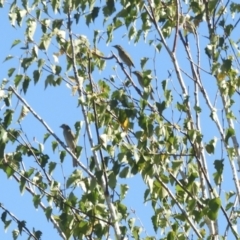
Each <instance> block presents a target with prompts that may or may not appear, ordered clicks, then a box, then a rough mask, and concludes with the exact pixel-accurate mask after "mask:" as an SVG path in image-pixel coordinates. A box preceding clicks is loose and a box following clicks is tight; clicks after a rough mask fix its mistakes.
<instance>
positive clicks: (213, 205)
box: [207, 198, 221, 221]
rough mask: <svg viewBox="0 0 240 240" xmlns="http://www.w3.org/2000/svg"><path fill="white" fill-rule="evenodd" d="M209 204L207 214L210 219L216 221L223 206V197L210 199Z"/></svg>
mask: <svg viewBox="0 0 240 240" xmlns="http://www.w3.org/2000/svg"><path fill="white" fill-rule="evenodd" d="M208 206H209V209H208V212H207V216H208V217H209V218H210V220H212V221H215V220H216V219H217V217H218V210H219V209H220V207H221V199H220V198H214V199H210V200H209V203H208Z"/></svg>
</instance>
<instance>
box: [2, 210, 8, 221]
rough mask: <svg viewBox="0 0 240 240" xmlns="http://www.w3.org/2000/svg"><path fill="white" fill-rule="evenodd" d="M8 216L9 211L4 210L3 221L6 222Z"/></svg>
mask: <svg viewBox="0 0 240 240" xmlns="http://www.w3.org/2000/svg"><path fill="white" fill-rule="evenodd" d="M6 217H7V211H4V212H3V213H2V215H1V219H2V221H3V222H4V223H5V221H6Z"/></svg>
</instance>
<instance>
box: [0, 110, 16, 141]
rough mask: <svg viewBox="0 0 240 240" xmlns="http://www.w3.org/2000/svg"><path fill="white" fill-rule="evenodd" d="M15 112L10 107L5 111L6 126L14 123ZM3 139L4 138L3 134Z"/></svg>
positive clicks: (4, 124) (4, 122)
mask: <svg viewBox="0 0 240 240" xmlns="http://www.w3.org/2000/svg"><path fill="white" fill-rule="evenodd" d="M13 114H14V111H12V110H10V109H7V110H6V111H5V113H4V115H5V116H4V121H3V126H4V127H5V128H7V127H8V126H9V125H10V124H11V123H12V118H13ZM2 130H3V129H2ZM1 135H2V131H1ZM1 139H3V136H1ZM4 142H5V141H4Z"/></svg>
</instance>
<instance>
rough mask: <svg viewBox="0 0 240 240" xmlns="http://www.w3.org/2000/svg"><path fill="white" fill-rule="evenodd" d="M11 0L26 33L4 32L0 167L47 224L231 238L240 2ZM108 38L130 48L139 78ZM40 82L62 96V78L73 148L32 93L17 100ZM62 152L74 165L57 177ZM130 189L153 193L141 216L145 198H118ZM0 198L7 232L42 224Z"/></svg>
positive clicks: (121, 234) (94, 232)
mask: <svg viewBox="0 0 240 240" xmlns="http://www.w3.org/2000/svg"><path fill="white" fill-rule="evenodd" d="M0 6H1V7H2V8H3V9H8V5H7V4H6V3H4V2H3V1H0ZM8 12H9V14H8V16H9V21H10V23H11V25H12V27H14V28H16V29H19V30H21V31H24V37H19V38H18V39H15V40H14V41H13V43H12V45H11V47H12V51H14V49H17V51H18V54H16V55H8V56H5V62H6V63H7V62H11V61H12V63H13V64H12V67H10V68H9V69H6V73H7V74H8V77H7V78H4V79H3V80H2V82H1V90H0V93H1V95H0V97H1V104H2V105H3V106H4V107H3V111H4V112H3V115H2V118H1V119H0V157H1V158H0V168H1V170H2V171H1V175H3V174H5V175H6V176H7V177H8V178H10V177H12V178H13V179H14V180H15V181H16V183H18V184H19V189H20V193H21V194H22V193H24V192H28V194H30V195H31V196H32V200H33V205H34V207H35V208H40V209H42V211H43V213H44V214H45V216H46V219H47V220H48V221H49V220H50V221H49V224H52V225H53V226H54V228H53V231H56V230H57V233H58V234H59V236H60V237H61V238H63V239H70V238H71V237H74V239H108V238H111V239H113V238H114V237H115V238H116V239H118V240H120V239H127V238H129V239H130V238H133V239H146V240H147V239H148V240H150V239H218V238H219V239H226V238H227V237H229V238H231V239H239V238H240V236H239V234H238V230H239V229H238V228H239V214H238V211H237V210H236V207H237V206H238V202H239V200H238V199H239V198H240V188H239V180H238V173H237V166H236V164H237V165H238V168H240V152H239V139H238V136H239V126H238V125H239V122H238V120H237V113H238V112H239V104H238V102H239V100H237V99H239V95H240V92H239V86H240V76H239V67H240V65H239V60H238V55H239V47H238V44H239V34H238V31H237V29H238V24H239V20H240V14H239V12H240V4H238V3H234V2H231V3H230V1H219V0H213V1H206V0H194V1H193V0H190V1H189V2H187V1H172V0H163V1H157V0H155V1H139V0H138V1H137V0H132V1H125V0H121V1H113V0H107V1H88V0H82V1H78V0H70V1H69V0H65V1H62V2H61V1H56V0H53V1H42V0H35V1H26V0H23V1H21V2H18V1H12V2H11V4H10V7H9V9H8ZM230 15H231V17H230ZM84 32H86V33H87V34H85V33H84ZM23 42H24V46H23ZM127 42H129V43H130V45H131V46H134V45H135V46H134V47H131V48H130V47H129V46H127ZM113 43H114V44H113ZM109 44H110V45H111V46H113V45H116V44H119V45H121V46H122V47H123V48H124V49H125V50H126V51H127V52H128V54H129V55H131V58H132V59H133V62H134V65H135V66H136V69H137V70H138V71H140V72H142V78H143V84H142V86H141V85H139V84H138V83H137V79H136V78H135V76H134V75H132V74H131V72H132V69H130V68H129V67H128V66H125V65H124V63H122V62H121V56H118V54H115V53H114V50H113V49H112V50H111V53H110V54H108V53H109V52H110V50H109V48H108V45H109ZM19 53H21V54H20V57H19ZM17 64H18V66H19V67H16V66H17ZM130 65H131V64H130ZM100 73H101V75H100ZM101 76H102V77H101ZM65 83H66V84H67V85H65ZM41 84H43V85H44V88H45V90H46V91H51V94H52V98H57V99H59V102H60V101H61V97H63V89H65V88H66V86H67V87H69V88H70V89H71V92H72V95H73V100H74V101H75V106H76V105H77V106H78V109H79V110H80V112H81V116H79V115H78V116H76V118H75V119H74V121H75V130H76V135H77V136H80V138H81V141H79V142H78V147H77V149H76V155H75V153H73V152H71V151H70V150H69V148H67V147H66V146H65V144H64V143H63V142H62V141H61V139H62V135H61V136H58V135H57V134H56V133H55V132H54V131H53V130H52V129H51V128H50V127H49V124H48V121H47V119H44V118H43V117H41V116H40V114H39V113H38V112H37V110H36V109H34V104H35V101H37V100H36V99H32V100H31V101H30V102H29V101H27V99H28V96H29V94H31V93H33V94H34V95H35V96H38V97H39V98H38V99H39V100H40V97H41V96H40V94H38V92H37V91H36V90H35V89H37V86H38V85H41ZM151 96H153V97H152V98H153V99H152V98H151ZM16 99H17V101H16ZM50 101H52V99H49V102H50ZM15 103H16V107H15V106H13V104H15ZM19 103H21V104H19ZM73 108H74V107H73ZM46 112H47V114H49V115H51V112H48V109H47V107H46ZM30 114H31V115H32V116H33V118H31V124H38V126H41V127H43V129H44V131H41V134H42V135H41V136H42V138H43V142H42V143H40V142H37V141H35V142H34V143H32V142H31V141H29V138H28V134H29V133H28V129H27V128H26V130H24V129H23V128H22V125H23V124H24V122H25V121H27V119H26V118H27V116H29V115H30ZM16 118H17V121H15V119H16ZM80 119H83V121H80ZM56 121H57V120H56ZM82 123H84V124H82ZM19 129H20V130H19ZM34 130H35V129H34ZM45 132H47V133H45ZM83 132H84V133H83ZM82 139H83V140H82ZM50 141H51V142H50ZM36 142H37V143H38V146H37V147H36ZM48 146H51V149H50V147H48ZM61 148H63V149H64V150H61ZM9 149H11V151H9ZM45 149H47V151H46V150H45ZM68 155H71V157H75V158H77V159H78V160H79V162H78V165H79V166H78V168H77V169H72V170H71V174H69V175H68V176H64V175H62V174H61V170H60V168H61V166H62V164H68V163H69V162H68V163H64V160H65V159H66V158H68V157H69V156H68ZM53 156H55V159H57V160H53V159H54V157H53ZM29 160H31V164H29V162H30V161H29ZM229 175H231V177H230V178H229ZM130 177H132V178H137V179H138V178H139V179H141V182H139V183H138V184H136V185H131V184H130V183H129V180H130ZM224 179H225V180H226V181H227V184H226V183H225V182H224ZM131 189H136V191H141V196H142V198H141V199H136V201H139V202H138V204H140V205H141V204H142V205H143V203H148V205H150V206H148V209H149V210H148V211H149V212H151V215H152V216H150V217H149V218H147V219H144V224H143V223H142V219H139V217H138V215H137V214H138V211H141V210H142V211H144V210H143V209H138V210H136V209H135V210H133V209H132V208H131V206H129V205H128V203H127V196H128V192H129V191H130V190H131ZM232 189H234V190H232ZM0 207H1V209H2V215H1V220H2V222H3V223H4V228H5V229H7V228H8V227H9V226H10V224H14V223H13V222H15V226H16V230H14V231H13V239H17V237H18V236H19V235H21V234H23V232H24V234H27V235H28V236H29V239H30V238H32V239H40V238H41V237H44V230H43V229H41V230H35V229H33V230H31V229H29V227H28V226H27V223H26V221H25V220H20V218H21V217H19V218H17V217H15V216H14V214H12V213H11V210H10V209H7V208H5V207H4V203H2V204H1V205H0ZM150 208H151V210H150ZM22 218H23V216H22ZM149 232H150V233H149ZM214 237H215V238H214Z"/></svg>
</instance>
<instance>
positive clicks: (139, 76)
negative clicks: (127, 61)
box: [132, 71, 154, 100]
mask: <svg viewBox="0 0 240 240" xmlns="http://www.w3.org/2000/svg"><path fill="white" fill-rule="evenodd" d="M132 73H133V74H134V75H135V76H136V77H137V79H138V83H139V85H140V86H141V87H142V88H143V90H144V88H145V87H147V88H148V89H149V90H150V97H151V99H152V100H153V99H154V97H153V89H152V86H151V85H149V86H145V84H144V76H143V74H142V73H141V72H139V71H134V72H132Z"/></svg>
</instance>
